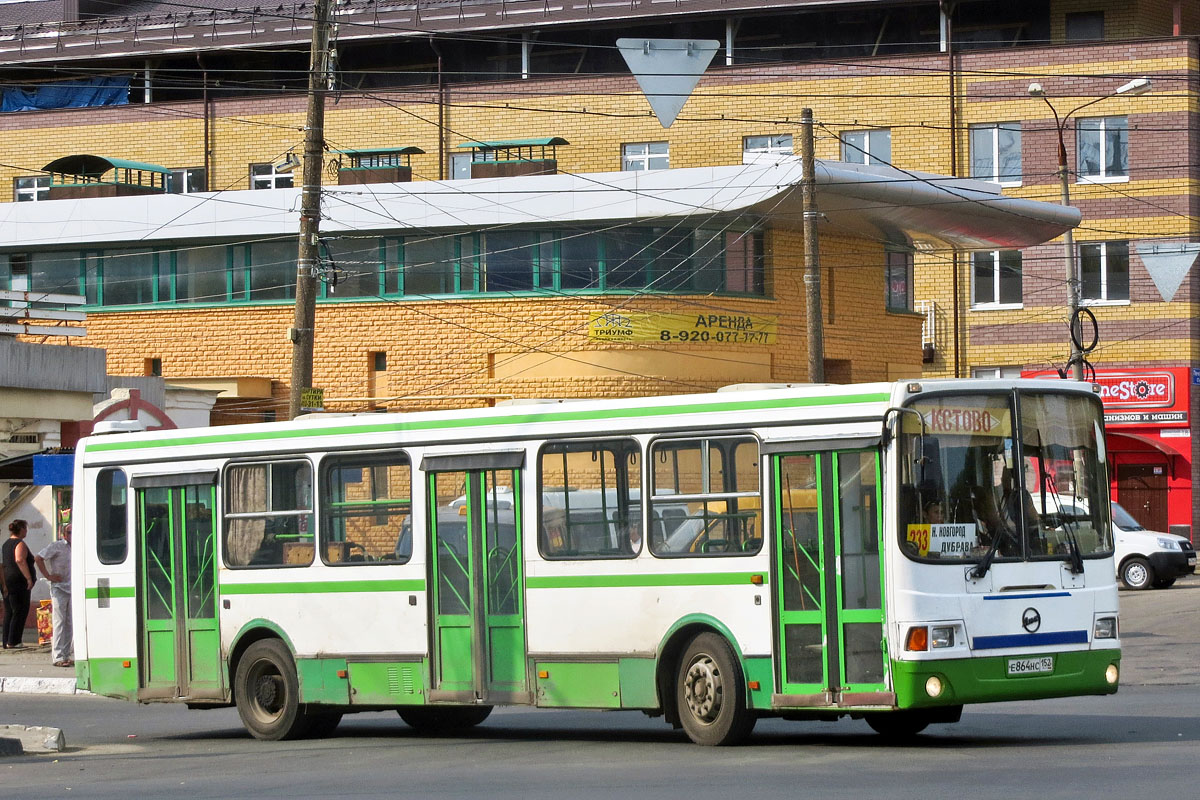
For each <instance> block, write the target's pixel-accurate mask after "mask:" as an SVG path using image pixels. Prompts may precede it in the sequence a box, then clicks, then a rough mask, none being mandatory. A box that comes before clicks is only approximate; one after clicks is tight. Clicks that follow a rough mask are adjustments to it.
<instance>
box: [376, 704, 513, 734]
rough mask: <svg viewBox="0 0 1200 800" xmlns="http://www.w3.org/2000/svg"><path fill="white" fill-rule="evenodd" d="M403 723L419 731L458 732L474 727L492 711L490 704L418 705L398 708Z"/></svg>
mask: <svg viewBox="0 0 1200 800" xmlns="http://www.w3.org/2000/svg"><path fill="white" fill-rule="evenodd" d="M396 713H397V714H399V715H400V719H402V720H404V722H405V724H407V725H408V726H409V727H411V728H413V729H415V730H417V731H418V732H420V733H431V734H447V733H458V732H460V731H465V730H468V729H470V728H474V727H475V726H476V725H478V724H479V723H481V722H483V721H484V720H485V719H487V718H488V715H489V714H491V713H492V707H491V706H420V707H417V708H398V709H396Z"/></svg>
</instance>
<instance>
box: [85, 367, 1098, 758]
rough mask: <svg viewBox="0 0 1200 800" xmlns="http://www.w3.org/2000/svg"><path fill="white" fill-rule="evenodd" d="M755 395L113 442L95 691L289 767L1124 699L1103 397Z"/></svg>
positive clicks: (958, 385)
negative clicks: (256, 748)
mask: <svg viewBox="0 0 1200 800" xmlns="http://www.w3.org/2000/svg"><path fill="white" fill-rule="evenodd" d="M738 388H739V389H740V390H739V391H724V392H718V393H715V394H705V395H686V396H675V397H653V398H640V399H627V400H603V401H601V400H596V401H576V402H564V403H527V404H513V405H507V406H501V407H497V408H489V409H478V410H467V411H442V412H422V413H409V414H362V415H341V416H339V415H316V416H310V417H306V418H301V419H298V420H295V421H293V422H287V423H267V424H256V425H242V426H231V427H217V428H205V429H187V430H169V431H155V432H123V433H122V432H114V433H108V434H99V435H94V436H91V437H89V438H87V439H85V440H84V441H82V442H81V443H80V444H79V447H78V450H77V455H76V467H75V495H74V498H75V508H74V514H75V535H76V540H75V541H76V544H75V548H74V559H75V562H74V565H73V568H74V570H75V575H76V576H77V577H76V580H75V582H74V586H75V591H76V596H75V598H74V602H75V608H76V614H77V623H76V628H75V631H76V632H75V651H76V654H77V662H76V663H77V670H78V684H79V686H80V688H83V689H88V690H91V691H93V692H96V693H99V694H102V695H108V696H112V697H121V698H127V699H130V700H138V701H141V702H154V701H179V702H184V703H187V704H188V705H189V706H192V707H208V706H221V705H231V704H233V705H236V706H237V708H238V710H239V712H240V714H241V718H242V720H243V722H244V723H245V726H246V728H247V729H248V730H249V731H250V732H251V733H252V734H253V735H254V736H257V737H260V738H264V739H283V738H289V737H297V736H304V735H309V736H312V735H320V734H325V733H328V732H329V731H331V730H333V728H334V727H336V725H337V724H338V722H339V721H340V720H341V718H342V716H343V715H344V714H346V713H351V712H355V711H378V710H381V709H395V710H396V711H398V712H399V714H400V716H401V717H402V718H403V719H404V721H405V722H407V723H409V724H410V725H412V726H414V727H415V728H418V729H423V730H438V731H444V730H450V729H456V728H457V729H461V728H466V727H469V726H472V725H475V724H478V723H479V722H481V721H482V720H483V719H484V718H485V717H486V716H487V715H488V713H489V712H490V710H491V709H492V707H493V706H496V705H518V706H538V707H545V708H580V709H636V710H640V711H643V712H645V713H647V714H650V715H662V716H663V717H664V718H665V720H666V721H667V722H669V723H670V724H672V725H674V726H676V727H682V728H683V729H684V731H686V733H687V735H688V736H689V737H691V739H692V740H694V741H696V742H697V743H700V744H728V743H732V742H735V741H738V740H739V739H742V738H744V737H745V736H746V735H747V734H748V733H749V732H750V730H751V728H752V727H753V725H754V722H755V720H756V719H757V718H759V717H763V716H779V717H785V718H787V719H797V720H805V719H822V720H826V719H833V718H837V717H841V716H850V717H853V718H863V719H866V721H867V722H868V723H869V724H870V725H871V726H872V727H873V728H874V729H876V730H877V731H880V732H882V733H887V734H899V735H904V734H911V733H915V732H917V731H920V730H922V729H923V728H924V727H925V726H926V725H928V724H930V723H945V722H954V721H957V720H958V718H959V716H960V715H961V713H962V708H963V706H964V705H965V704H969V703H981V702H989V701H996V700H1018V699H1031V698H1044V697H1062V696H1069V695H1089V694H1108V693H1112V692H1115V691H1116V690H1117V682H1118V673H1119V666H1120V649H1119V642H1118V638H1117V589H1116V583H1115V579H1114V575H1115V570H1114V567H1113V558H1112V533H1111V522H1110V519H1109V511H1108V509H1109V501H1108V496H1107V491H1108V488H1107V487H1108V479H1107V477H1106V475H1105V463H1106V453H1105V444H1104V434H1103V416H1102V410H1101V405H1100V400H1099V397H1098V396H1097V395H1096V394H1095V393H1094V392H1093V391H1092V389H1091V387H1089V386H1088V385H1086V384H1082V383H1069V382H1063V383H1050V382H1047V381H1031V380H1025V381H1000V380H986V381H984V380H980V381H974V380H973V381H922V382H920V383H906V382H902V383H894V384H865V385H854V386H823V385H822V386H796V387H773V386H768V387H738ZM1076 501H1086V502H1076ZM1066 505H1074V506H1076V507H1080V508H1088V509H1091V511H1090V512H1089V515H1088V516H1084V517H1082V518H1080V517H1077V516H1075V515H1071V516H1070V517H1065V516H1064V515H1062V514H1060V513H1058V511H1057V510H1058V509H1059V508H1062V507H1064V506H1066Z"/></svg>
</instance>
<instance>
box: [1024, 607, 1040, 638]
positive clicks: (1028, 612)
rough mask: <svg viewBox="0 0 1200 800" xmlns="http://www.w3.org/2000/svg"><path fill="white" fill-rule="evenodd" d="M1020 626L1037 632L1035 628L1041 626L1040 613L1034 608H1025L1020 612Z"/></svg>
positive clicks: (1031, 631)
mask: <svg viewBox="0 0 1200 800" xmlns="http://www.w3.org/2000/svg"><path fill="white" fill-rule="evenodd" d="M1021 627H1022V628H1024V629H1025V630H1027V631H1029V632H1030V633H1037V629H1038V628H1040V627H1042V615H1041V614H1039V613H1038V610H1037V609H1036V608H1027V609H1025V610H1024V611H1022V612H1021Z"/></svg>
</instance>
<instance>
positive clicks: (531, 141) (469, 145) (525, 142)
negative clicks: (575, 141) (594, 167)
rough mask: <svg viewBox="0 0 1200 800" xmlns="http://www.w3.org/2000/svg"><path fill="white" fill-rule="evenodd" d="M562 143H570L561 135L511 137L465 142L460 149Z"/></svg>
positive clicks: (552, 145) (497, 148)
mask: <svg viewBox="0 0 1200 800" xmlns="http://www.w3.org/2000/svg"><path fill="white" fill-rule="evenodd" d="M560 144H570V142H568V141H567V140H566V139H564V138H562V137H561V136H549V137H546V138H545V139H510V140H508V141H503V142H463V143H462V144H460V145H458V149H460V150H462V149H469V150H502V149H504V148H506V147H557V146H558V145H560Z"/></svg>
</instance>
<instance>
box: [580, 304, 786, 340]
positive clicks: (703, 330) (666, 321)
mask: <svg viewBox="0 0 1200 800" xmlns="http://www.w3.org/2000/svg"><path fill="white" fill-rule="evenodd" d="M777 325H778V317H760V316H755V315H752V314H665V313H663V314H658V313H647V312H641V311H604V312H597V313H594V314H592V316H591V319H590V320H589V321H588V338H589V339H592V340H593V341H602V342H678V343H681V344H682V343H684V342H701V343H704V344H726V345H734V344H775V337H776V328H777Z"/></svg>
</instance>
